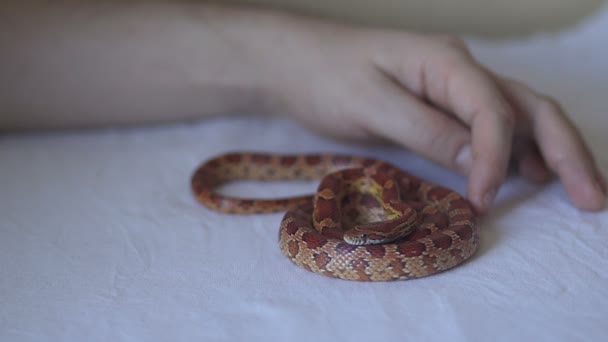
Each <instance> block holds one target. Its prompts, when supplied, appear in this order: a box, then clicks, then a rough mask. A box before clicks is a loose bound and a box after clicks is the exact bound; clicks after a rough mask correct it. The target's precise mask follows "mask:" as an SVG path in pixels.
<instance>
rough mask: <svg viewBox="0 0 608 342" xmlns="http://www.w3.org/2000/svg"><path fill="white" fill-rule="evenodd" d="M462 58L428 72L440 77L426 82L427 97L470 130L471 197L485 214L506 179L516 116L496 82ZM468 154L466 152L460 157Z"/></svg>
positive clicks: (465, 58)
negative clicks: (427, 88)
mask: <svg viewBox="0 0 608 342" xmlns="http://www.w3.org/2000/svg"><path fill="white" fill-rule="evenodd" d="M463 57H464V58H463ZM463 57H461V58H455V59H451V60H450V59H448V60H447V62H446V63H444V65H440V66H438V68H437V66H436V68H435V70H434V71H431V70H429V71H428V72H430V73H435V75H437V73H439V75H440V76H439V77H431V79H433V78H434V81H436V82H437V83H436V84H432V83H429V82H427V84H428V86H429V90H430V92H429V93H428V95H429V97H430V99H431V100H432V101H433V102H434V103H438V104H439V105H440V106H441V107H443V108H444V109H445V110H447V111H449V112H451V113H453V114H454V115H455V116H456V117H458V118H460V119H461V120H462V121H463V122H464V123H466V124H467V125H469V126H470V127H471V136H472V142H471V147H470V152H468V153H471V154H472V156H471V157H472V163H471V169H470V172H469V186H468V197H469V199H470V200H471V202H473V204H474V205H475V207H476V208H477V209H478V210H479V211H482V212H483V211H486V210H487V209H488V208H489V207H490V206H491V205H492V202H493V201H494V197H495V196H496V192H497V191H498V188H499V187H500V185H501V184H502V182H503V180H504V178H505V175H506V172H507V167H508V163H509V158H510V155H511V142H512V136H513V129H514V122H515V117H514V113H513V109H512V108H511V106H510V105H509V103H508V101H507V100H506V98H505V97H504V95H503V93H502V92H501V90H500V88H499V86H498V85H497V84H496V82H495V81H494V79H493V78H492V77H491V76H490V75H488V74H487V73H486V72H485V71H484V70H483V68H481V67H480V66H478V65H477V64H476V63H475V62H474V61H473V60H472V58H470V56H467V55H465V56H463ZM441 75H443V77H441ZM433 90H435V92H433ZM466 153H467V152H466V151H463V152H462V154H461V157H462V158H465V157H463V155H466Z"/></svg>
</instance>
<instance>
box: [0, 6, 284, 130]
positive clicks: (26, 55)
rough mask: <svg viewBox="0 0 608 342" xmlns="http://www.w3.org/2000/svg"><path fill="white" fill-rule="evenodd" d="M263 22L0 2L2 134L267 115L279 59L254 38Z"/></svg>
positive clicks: (250, 17)
mask: <svg viewBox="0 0 608 342" xmlns="http://www.w3.org/2000/svg"><path fill="white" fill-rule="evenodd" d="M260 16H266V17H261V18H260ZM268 16H272V15H271V14H269V13H253V12H250V11H246V10H241V9H229V8H223V7H222V8H220V7H215V6H212V5H209V4H205V3H204V2H192V1H169V0H168V1H133V0H129V1H114V2H112V1H93V0H88V1H77V0H75V1H53V2H49V1H19V0H11V1H4V2H3V4H2V5H0V51H2V53H1V54H0V80H1V81H0V128H4V129H20V128H47V127H79V126H92V125H105V124H125V123H127V124H129V123H140V122H153V121H172V120H183V119H191V118H197V117H201V116H207V115H217V114H225V113H234V112H264V111H271V110H272V105H271V103H270V102H271V101H270V99H271V96H270V95H269V89H268V82H267V79H268V77H270V76H269V74H268V70H267V68H268V66H269V65H271V64H272V62H271V61H269V60H268V58H270V56H272V55H277V54H276V51H270V50H271V49H263V48H261V47H260V46H262V47H263V46H264V44H267V43H268V42H265V41H260V40H263V39H271V38H270V37H269V38H264V37H266V36H267V35H266V34H265V32H255V30H258V31H260V30H271V28H269V27H264V25H262V24H259V23H260V22H268V19H273V18H271V17H270V18H269V17H268ZM270 21H272V20H270ZM265 50H267V51H269V52H268V53H267V55H268V56H265V55H264V53H265V52H264V51H265Z"/></svg>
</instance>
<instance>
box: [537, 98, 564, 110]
mask: <svg viewBox="0 0 608 342" xmlns="http://www.w3.org/2000/svg"><path fill="white" fill-rule="evenodd" d="M537 111H538V112H539V113H542V114H543V115H547V114H552V113H556V112H560V111H561V106H560V104H559V102H557V101H556V100H555V99H554V98H552V97H550V96H546V95H539V102H538V107H537Z"/></svg>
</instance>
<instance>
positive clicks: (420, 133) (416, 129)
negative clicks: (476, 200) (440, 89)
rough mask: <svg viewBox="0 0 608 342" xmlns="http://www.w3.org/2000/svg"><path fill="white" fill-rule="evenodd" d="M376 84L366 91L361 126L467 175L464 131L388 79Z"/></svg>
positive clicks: (467, 143) (468, 156)
mask: <svg viewBox="0 0 608 342" xmlns="http://www.w3.org/2000/svg"><path fill="white" fill-rule="evenodd" d="M378 83H379V84H374V88H373V89H370V90H369V91H368V93H369V94H370V95H369V97H368V98H367V101H366V102H367V106H369V107H368V108H366V110H363V111H362V112H363V114H362V115H361V119H360V120H362V121H364V123H363V124H362V125H364V126H365V127H368V129H370V130H371V131H372V133H374V134H376V135H380V136H382V137H383V138H388V139H390V140H391V141H393V142H396V143H398V144H400V145H403V146H405V147H407V148H408V149H410V150H412V151H413V152H415V153H416V154H418V155H421V156H423V157H425V158H427V159H430V160H432V161H433V162H436V163H438V164H440V165H443V166H445V167H447V168H450V169H453V170H456V171H458V172H460V173H462V174H465V175H466V174H469V172H470V171H471V166H472V153H471V148H470V139H471V137H470V133H469V131H468V129H467V128H465V127H464V126H463V125H462V124H461V123H460V122H458V121H457V120H454V119H453V118H451V117H450V116H448V115H446V114H445V113H442V112H441V111H439V110H437V109H435V108H432V107H431V106H428V105H427V104H425V103H423V102H422V101H420V100H419V99H418V98H417V97H416V96H414V95H412V94H410V93H409V92H408V91H407V90H405V89H403V88H402V87H401V86H400V85H398V84H395V83H394V82H392V81H390V80H388V79H382V80H380V82H378ZM369 113H374V114H373V115H369Z"/></svg>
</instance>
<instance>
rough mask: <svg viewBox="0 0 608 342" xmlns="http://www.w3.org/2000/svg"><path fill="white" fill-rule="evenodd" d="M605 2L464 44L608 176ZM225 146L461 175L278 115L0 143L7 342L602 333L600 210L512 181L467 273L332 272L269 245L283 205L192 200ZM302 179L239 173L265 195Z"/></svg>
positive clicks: (243, 188)
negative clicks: (549, 24)
mask: <svg viewBox="0 0 608 342" xmlns="http://www.w3.org/2000/svg"><path fill="white" fill-rule="evenodd" d="M607 36H608V9H605V10H604V11H602V12H601V13H598V14H597V15H596V16H595V17H593V18H590V19H589V21H588V22H586V23H584V24H583V25H581V26H579V27H577V28H574V29H572V30H571V31H569V32H565V33H562V34H558V35H539V36H536V37H533V38H530V39H526V40H518V41H508V42H500V43H496V42H495V43H489V42H482V41H470V43H471V47H472V50H473V52H474V54H475V55H476V56H477V57H478V58H479V59H480V60H481V61H482V62H484V63H485V64H486V65H488V66H490V67H492V68H494V69H495V70H497V71H498V72H501V73H504V74H507V75H510V76H513V77H514V78H519V79H521V80H523V81H525V82H527V83H529V84H531V85H532V86H533V87H535V88H537V89H539V90H542V91H543V92H546V93H548V94H550V95H552V96H554V97H556V98H558V99H559V100H560V101H561V102H562V103H563V105H564V107H565V109H566V110H567V111H568V112H569V113H570V115H571V117H572V119H573V121H574V122H576V124H577V125H578V126H579V127H580V128H581V129H582V131H583V132H584V134H585V137H586V139H587V141H588V142H589V143H590V145H591V147H592V149H593V150H594V152H595V153H596V154H597V156H598V158H599V162H600V165H601V167H602V169H603V170H604V171H605V172H606V171H607V170H608V151H607V150H606V148H605V146H607V145H608V137H606V135H605V133H606V129H607V128H608V104H607V102H606V95H607V89H608V64H607V63H606V61H607V60H608V44H606V37H607ZM231 150H259V151H274V152H290V153H293V152H318V151H322V152H348V153H356V154H367V155H373V156H376V157H380V158H385V159H387V160H390V161H392V162H393V163H395V164H397V165H399V166H401V167H403V168H405V169H407V170H409V171H411V172H413V173H414V174H417V175H420V176H423V177H424V178H426V179H428V180H430V181H434V182H436V183H439V184H442V185H446V186H449V187H451V188H453V189H455V190H457V191H459V192H461V193H463V191H464V190H465V189H466V179H465V178H463V177H460V176H457V175H455V174H453V173H450V172H447V171H445V170H443V169H441V168H439V167H437V166H436V165H433V164H431V163H429V162H426V161H424V160H422V159H420V158H418V157H416V156H413V155H411V154H409V153H407V152H404V151H403V150H402V149H397V148H373V147H361V146H352V145H346V144H341V143H337V142H333V141H330V140H328V139H325V138H321V137H318V136H315V135H313V134H311V133H309V132H307V131H305V130H304V129H302V128H300V127H298V126H297V125H295V124H293V123H291V122H289V121H287V120H281V119H253V118H226V119H213V120H208V121H205V122H201V123H196V124H178V125H169V126H163V127H153V128H137V129H110V130H99V131H87V132H72V133H43V134H28V135H5V136H2V137H0V180H1V184H2V187H1V189H2V190H1V192H0V340H1V341H46V340H65V341H68V340H70V341H142V340H146V341H153V340H174V341H180V340H181V341H186V340H187V341H193V340H198V341H255V340H263V341H270V340H287V341H364V340H367V341H382V340H386V339H388V338H393V340H395V338H396V340H397V341H403V340H408V341H429V340H438V341H439V340H442V341H443V340H446V339H449V340H451V341H487V340H489V339H491V340H496V341H530V340H535V341H593V340H595V341H599V340H602V339H605V338H606V336H607V335H608V325H607V324H606V317H607V316H608V212H606V211H604V212H601V213H585V212H581V211H579V210H577V209H575V208H574V207H573V206H572V205H571V203H570V201H569V199H568V198H567V196H566V193H565V192H564V190H563V188H562V187H561V185H560V184H559V183H558V182H553V183H551V184H549V185H547V186H543V187H540V186H535V185H531V184H529V183H527V182H525V181H523V180H521V179H518V178H512V179H509V181H508V182H507V184H506V185H505V186H504V187H503V188H502V189H501V191H500V193H499V197H498V203H497V205H496V207H495V209H494V210H493V211H492V212H491V213H490V214H489V215H488V216H487V217H485V218H484V219H483V220H482V221H480V224H481V225H482V226H483V228H482V238H481V248H480V250H479V252H478V253H477V254H476V255H475V257H474V258H473V259H471V260H470V261H469V262H467V263H465V264H464V265H462V266H461V267H458V268H455V269H453V270H451V271H448V272H444V273H442V274H439V275H435V276H432V277H427V278H423V279H419V280H413V281H400V282H390V283H358V282H350V281H342V280H335V279H330V278H326V277H323V276H320V275H316V274H313V273H310V272H307V271H305V270H303V269H300V268H298V267H297V266H295V265H293V264H292V263H291V262H290V261H289V260H288V259H287V258H286V257H285V256H283V255H282V254H281V252H280V251H279V248H278V244H277V231H278V225H279V221H280V218H281V217H282V214H271V215H259V216H227V215H222V214H218V213H214V212H210V211H208V210H206V209H205V208H203V207H201V206H200V205H199V204H197V202H195V200H194V199H193V197H192V196H191V193H190V190H189V177H190V175H191V172H192V171H193V170H194V169H195V167H196V166H198V164H199V163H200V162H202V161H203V160H204V159H206V158H209V157H212V156H214V155H216V154H218V153H222V152H226V151H231ZM313 188H314V184H308V183H289V184H281V183H278V184H271V185H267V186H266V185H263V186H262V185H259V184H251V183H243V184H238V185H234V186H232V187H230V188H229V189H227V191H231V192H234V193H239V194H249V195H254V196H255V195H260V194H264V195H265V196H273V195H275V194H286V193H292V194H293V193H305V192H309V191H311V190H312V189H313Z"/></svg>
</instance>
